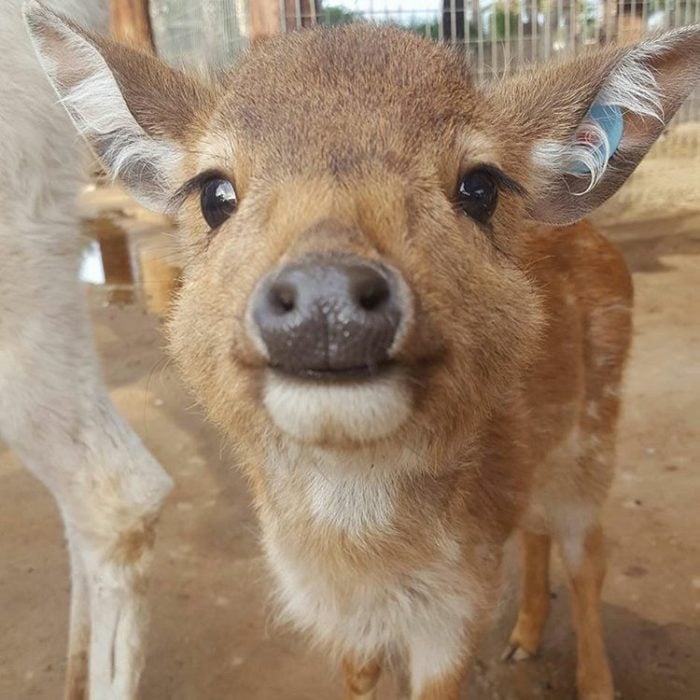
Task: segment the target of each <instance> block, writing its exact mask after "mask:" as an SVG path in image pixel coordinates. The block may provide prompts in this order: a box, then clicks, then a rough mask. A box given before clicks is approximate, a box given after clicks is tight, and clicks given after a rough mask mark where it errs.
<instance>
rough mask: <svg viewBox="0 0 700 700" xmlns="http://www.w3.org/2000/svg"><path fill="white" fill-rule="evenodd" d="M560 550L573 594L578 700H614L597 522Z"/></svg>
mask: <svg viewBox="0 0 700 700" xmlns="http://www.w3.org/2000/svg"><path fill="white" fill-rule="evenodd" d="M570 537H571V536H570ZM561 550H562V555H563V558H564V563H565V565H566V570H567V573H568V576H569V586H570V588H571V595H572V601H571V602H572V613H573V620H574V627H575V629H576V652H577V666H576V685H577V688H578V697H579V700H613V698H614V695H615V694H614V689H613V680H612V674H611V672H610V666H609V665H608V659H607V655H606V653H605V643H604V641H603V621H602V617H601V592H602V588H603V579H604V577H605V551H604V542H603V531H602V529H601V527H600V525H599V524H598V523H596V524H595V525H593V526H592V527H590V528H588V529H587V530H586V531H585V532H582V533H581V534H580V537H578V538H577V541H572V540H571V538H569V540H568V541H567V542H566V543H564V544H562V547H561Z"/></svg>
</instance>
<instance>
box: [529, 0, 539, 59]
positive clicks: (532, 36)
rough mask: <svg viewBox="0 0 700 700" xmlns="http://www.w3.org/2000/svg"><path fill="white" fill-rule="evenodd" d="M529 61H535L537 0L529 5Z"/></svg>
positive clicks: (533, 0)
mask: <svg viewBox="0 0 700 700" xmlns="http://www.w3.org/2000/svg"><path fill="white" fill-rule="evenodd" d="M530 60H531V61H532V62H533V63H534V62H535V61H536V60H537V0H532V3H531V5H530Z"/></svg>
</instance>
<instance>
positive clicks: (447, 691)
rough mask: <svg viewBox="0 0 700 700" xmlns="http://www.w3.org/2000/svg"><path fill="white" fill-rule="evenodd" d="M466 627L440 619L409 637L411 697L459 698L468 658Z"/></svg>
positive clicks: (422, 699) (463, 623) (416, 699)
mask: <svg viewBox="0 0 700 700" xmlns="http://www.w3.org/2000/svg"><path fill="white" fill-rule="evenodd" d="M466 629H467V622H466V621H465V620H459V619H454V620H448V619H443V620H442V624H441V625H437V624H436V625H431V626H430V629H428V630H423V631H422V633H421V634H416V635H415V636H414V638H412V639H410V640H409V644H408V648H409V672H410V679H411V700H458V698H459V691H460V688H461V686H462V682H463V681H464V678H465V677H466V675H467V670H468V668H469V664H470V661H471V654H470V652H469V644H468V643H467V636H466Z"/></svg>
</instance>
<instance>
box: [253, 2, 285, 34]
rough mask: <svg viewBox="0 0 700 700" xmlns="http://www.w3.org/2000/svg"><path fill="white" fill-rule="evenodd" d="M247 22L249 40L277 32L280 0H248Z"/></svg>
mask: <svg viewBox="0 0 700 700" xmlns="http://www.w3.org/2000/svg"><path fill="white" fill-rule="evenodd" d="M248 22H249V23H250V28H249V34H250V40H251V42H254V41H258V40H259V39H264V38H265V37H267V36H272V35H274V34H279V32H280V30H281V26H280V0H250V2H249V3H248Z"/></svg>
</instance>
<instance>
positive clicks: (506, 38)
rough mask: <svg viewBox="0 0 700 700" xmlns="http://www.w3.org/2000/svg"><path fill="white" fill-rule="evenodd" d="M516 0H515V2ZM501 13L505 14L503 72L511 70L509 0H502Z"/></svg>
mask: <svg viewBox="0 0 700 700" xmlns="http://www.w3.org/2000/svg"><path fill="white" fill-rule="evenodd" d="M517 1H518V0H516V2H517ZM503 13H504V15H505V26H504V27H503V63H504V71H503V72H504V73H506V74H508V73H510V72H511V66H510V0H504V2H503Z"/></svg>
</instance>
